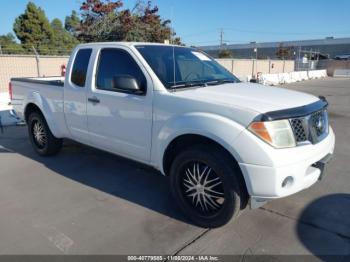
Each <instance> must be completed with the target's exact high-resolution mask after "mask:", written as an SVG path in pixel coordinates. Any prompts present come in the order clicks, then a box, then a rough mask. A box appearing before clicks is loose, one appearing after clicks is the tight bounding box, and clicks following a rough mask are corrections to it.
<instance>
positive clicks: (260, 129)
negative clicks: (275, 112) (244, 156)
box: [248, 120, 296, 148]
mask: <svg viewBox="0 0 350 262" xmlns="http://www.w3.org/2000/svg"><path fill="white" fill-rule="evenodd" d="M248 129H249V130H250V131H251V132H252V133H253V134H255V135H256V136H257V137H259V138H260V139H262V140H263V141H265V142H267V143H269V144H270V145H272V146H273V147H276V148H286V147H295V146H296V143H295V139H294V134H293V131H292V127H291V126H290V124H289V121H288V120H276V121H267V122H253V123H251V124H250V125H249V127H248Z"/></svg>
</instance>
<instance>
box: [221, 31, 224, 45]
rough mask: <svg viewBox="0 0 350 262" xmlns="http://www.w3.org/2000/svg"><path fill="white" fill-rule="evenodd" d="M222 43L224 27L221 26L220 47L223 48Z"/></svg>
mask: <svg viewBox="0 0 350 262" xmlns="http://www.w3.org/2000/svg"><path fill="white" fill-rule="evenodd" d="M223 45H224V29H223V28H221V30H220V49H222V48H223Z"/></svg>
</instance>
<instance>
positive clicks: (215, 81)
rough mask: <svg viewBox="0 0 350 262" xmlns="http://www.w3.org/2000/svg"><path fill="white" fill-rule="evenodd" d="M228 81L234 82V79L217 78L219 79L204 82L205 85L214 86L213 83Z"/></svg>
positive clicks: (226, 82)
mask: <svg viewBox="0 0 350 262" xmlns="http://www.w3.org/2000/svg"><path fill="white" fill-rule="evenodd" d="M228 83H236V81H235V80H232V79H219V80H213V81H209V82H205V85H207V86H215V85H221V84H228Z"/></svg>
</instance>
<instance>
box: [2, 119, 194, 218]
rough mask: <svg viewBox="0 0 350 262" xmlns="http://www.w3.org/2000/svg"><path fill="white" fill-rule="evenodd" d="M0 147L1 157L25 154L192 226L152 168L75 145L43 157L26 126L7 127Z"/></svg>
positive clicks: (70, 142)
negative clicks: (38, 152) (12, 153)
mask: <svg viewBox="0 0 350 262" xmlns="http://www.w3.org/2000/svg"><path fill="white" fill-rule="evenodd" d="M0 145H2V148H1V147H0V153H1V152H14V153H18V154H21V155H23V156H25V157H27V158H30V159H32V160H34V161H36V162H38V163H41V164H43V165H45V166H46V167H47V168H49V169H51V170H52V171H53V172H55V173H57V174H60V175H62V176H64V177H66V178H68V179H71V180H74V181H77V182H79V183H82V184H84V185H87V186H89V187H92V188H95V189H97V190H100V191H103V192H105V193H108V194H110V195H113V196H115V197H119V198H123V199H125V200H127V201H130V202H133V203H135V204H138V205H140V206H143V207H145V208H148V209H151V210H153V211H156V212H159V213H161V214H164V215H166V216H169V217H171V218H174V219H176V220H180V221H182V222H185V223H188V224H191V223H190V222H189V221H188V220H187V219H186V218H185V217H183V216H182V213H181V211H180V210H179V209H178V207H177V205H176V203H175V202H174V201H173V199H172V197H171V195H170V186H169V183H168V178H167V177H164V176H163V175H161V174H160V173H158V171H156V170H154V169H152V168H149V167H147V166H144V165H142V164H139V163H136V162H134V161H131V160H127V159H124V158H121V157H118V156H115V155H112V154H109V153H106V152H103V151H100V150H97V149H94V148H91V147H87V146H84V145H80V144H78V143H75V142H72V141H65V143H64V147H63V149H62V151H61V152H60V153H59V154H58V155H57V156H54V157H40V156H38V155H37V154H36V153H35V152H34V151H33V149H32V147H31V145H30V142H29V139H28V136H27V129H26V127H25V126H22V127H6V128H5V130H4V133H3V134H0Z"/></svg>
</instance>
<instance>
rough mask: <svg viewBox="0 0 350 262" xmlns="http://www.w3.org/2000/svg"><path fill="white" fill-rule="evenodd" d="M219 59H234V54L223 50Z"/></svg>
mask: <svg viewBox="0 0 350 262" xmlns="http://www.w3.org/2000/svg"><path fill="white" fill-rule="evenodd" d="M218 57H219V58H233V53H232V52H231V51H230V50H227V49H221V50H219V53H218Z"/></svg>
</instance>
